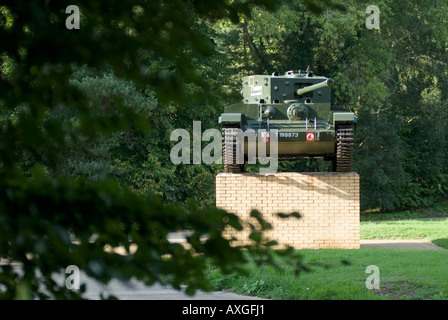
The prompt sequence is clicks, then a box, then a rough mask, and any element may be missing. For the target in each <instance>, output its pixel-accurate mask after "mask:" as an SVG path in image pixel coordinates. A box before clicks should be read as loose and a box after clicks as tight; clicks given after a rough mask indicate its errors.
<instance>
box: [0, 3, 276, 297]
mask: <svg viewBox="0 0 448 320" xmlns="http://www.w3.org/2000/svg"><path fill="white" fill-rule="evenodd" d="M254 3H255V2H253V1H243V2H239V1H232V2H228V1H214V2H212V3H210V2H205V1H191V2H190V1H188V2H185V1H149V2H144V3H140V4H135V2H134V1H121V2H114V3H108V4H105V3H103V2H100V1H78V2H77V3H76V5H77V6H79V8H80V11H81V14H82V16H81V27H80V29H79V30H68V29H66V28H65V19H66V18H67V14H66V13H65V8H66V7H67V6H68V5H69V4H71V3H68V2H65V1H51V0H50V1H33V2H32V3H31V4H30V3H28V2H25V1H16V2H14V4H9V5H8V6H2V7H0V15H1V16H0V17H1V19H0V28H1V29H2V30H1V31H2V32H1V33H0V41H1V42H2V43H3V44H4V45H3V46H2V49H1V52H0V56H1V77H0V92H1V96H0V107H1V112H0V124H1V126H0V233H1V234H2V237H1V239H0V257H1V258H2V266H1V267H0V284H1V291H0V296H1V297H2V298H8V299H11V298H19V299H32V298H79V297H80V296H79V295H78V293H77V292H74V291H70V290H68V289H66V288H64V287H63V286H61V285H60V284H57V283H55V281H54V280H53V279H52V275H54V274H55V273H59V272H61V271H63V270H64V269H65V268H66V267H67V266H69V265H76V266H78V267H79V268H80V269H82V270H83V271H85V272H86V273H87V274H88V275H89V276H91V277H93V278H95V279H97V280H99V281H101V282H104V283H106V282H108V281H109V280H110V279H111V278H112V277H114V278H119V279H123V280H127V279H130V278H131V277H135V278H137V279H139V280H141V281H143V282H144V283H146V284H151V283H154V282H156V281H159V282H165V283H167V284H170V285H172V286H174V287H175V288H180V285H181V284H185V285H187V287H188V288H187V293H193V292H194V291H195V290H196V289H198V288H200V289H203V290H207V289H211V286H210V285H209V283H208V281H207V279H205V278H204V277H203V272H204V270H205V266H206V265H213V266H216V267H217V268H218V269H219V270H221V271H222V272H223V273H230V272H235V271H236V272H242V271H243V270H242V266H243V265H244V264H245V263H246V262H247V261H248V260H250V259H255V258H256V259H255V260H256V261H264V262H266V263H272V262H273V260H272V256H273V255H274V253H273V252H271V251H269V250H266V249H268V248H269V247H270V246H271V245H273V244H275V243H273V242H269V241H268V239H265V238H264V237H263V236H257V237H255V238H254V239H253V240H254V244H253V245H251V246H249V247H244V248H240V247H232V246H231V245H230V239H224V238H223V237H222V232H223V230H224V229H225V228H236V229H241V228H242V227H241V225H242V224H241V221H240V220H239V219H238V218H237V217H236V216H235V215H233V214H231V213H227V212H224V211H222V210H218V209H216V208H214V206H213V203H214V201H213V195H212V192H211V190H213V188H212V187H211V185H212V181H213V177H214V174H215V172H216V170H218V169H219V168H217V167H216V166H209V167H198V166H189V167H180V166H179V167H175V166H173V165H172V164H171V163H169V149H170V141H169V133H170V132H171V130H172V129H174V128H178V127H181V128H182V127H185V128H188V126H190V127H191V123H192V120H203V121H204V125H208V126H209V125H211V123H216V122H215V120H214V119H215V117H214V116H215V112H216V111H217V110H218V108H219V107H220V106H219V104H217V103H216V97H218V95H219V94H220V92H219V89H218V90H212V89H216V87H219V85H220V84H221V83H220V81H221V80H220V77H223V76H225V74H226V72H225V71H223V72H221V73H216V72H215V70H219V68H217V66H219V65H221V66H222V65H223V64H222V63H221V62H219V61H217V60H213V59H212V58H211V54H212V53H213V52H214V51H215V48H213V45H212V42H211V41H210V38H209V37H208V34H209V33H210V32H212V31H211V30H210V29H209V28H208V26H207V23H206V22H205V21H214V20H216V19H221V18H229V19H231V20H232V21H236V20H238V14H239V13H240V12H244V13H246V14H249V12H250V8H252V7H253V6H263V7H266V8H268V9H273V8H274V7H275V5H276V2H275V1H261V2H260V1H257V5H255V4H254ZM201 21H202V22H201ZM206 92H207V93H208V92H209V93H210V94H207V95H204V93H206ZM205 129H206V127H204V130H205ZM177 175H179V176H177ZM188 199H194V200H195V201H188ZM196 201H199V204H198V203H196ZM179 203H182V205H179ZM259 221H262V219H261V217H259ZM185 226H190V227H191V228H192V229H193V231H194V232H193V235H192V236H191V237H189V238H188V242H189V244H190V245H191V248H184V247H183V246H181V245H179V244H172V243H170V242H169V241H168V240H167V234H168V233H169V232H173V231H176V230H178V229H179V228H183V227H185ZM262 231H263V230H258V229H257V228H255V229H253V230H252V232H253V233H254V234H257V235H261V234H262ZM205 235H206V236H207V240H206V241H204V242H202V241H200V238H201V237H202V236H205ZM131 245H132V247H133V248H135V247H136V248H137V249H136V251H135V252H133V251H132V252H131ZM118 246H120V247H123V248H124V249H125V250H126V255H124V256H122V255H120V254H118V253H115V252H114V251H110V250H106V249H107V248H110V247H112V248H115V247H118ZM242 249H247V252H248V254H249V255H248V256H243V254H242ZM4 262H6V265H5V264H4ZM10 263H19V264H20V266H21V267H20V268H19V270H17V268H13V267H11V265H10ZM81 293H82V292H81Z"/></svg>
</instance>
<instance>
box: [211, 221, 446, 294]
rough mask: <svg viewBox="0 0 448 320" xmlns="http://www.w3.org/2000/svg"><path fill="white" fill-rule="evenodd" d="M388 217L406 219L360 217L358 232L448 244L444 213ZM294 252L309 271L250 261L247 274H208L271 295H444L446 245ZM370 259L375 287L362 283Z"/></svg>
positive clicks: (234, 287)
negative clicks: (376, 271) (437, 248)
mask: <svg viewBox="0 0 448 320" xmlns="http://www.w3.org/2000/svg"><path fill="white" fill-rule="evenodd" d="M427 216H430V214H429V212H427ZM441 216H442V217H443V213H442V215H440V214H439V212H437V217H441ZM387 217H389V218H392V219H397V217H398V219H404V220H389V221H378V220H383V219H384V217H381V218H376V219H372V216H371V217H369V219H361V221H362V222H361V238H362V239H381V238H383V239H386V238H426V239H428V240H430V241H432V242H433V243H435V244H437V245H439V246H442V247H444V248H447V249H448V219H447V218H446V215H445V218H442V219H437V220H415V217H416V216H415V215H414V213H411V214H409V215H406V214H405V213H398V214H396V215H395V216H394V215H393V214H392V215H391V214H388V215H387ZM409 218H410V219H414V220H409ZM297 253H298V254H301V255H302V256H303V263H304V264H305V265H307V266H309V267H310V268H311V272H302V273H300V274H299V276H296V275H295V274H294V273H293V272H292V271H291V270H287V269H285V270H280V269H273V268H271V267H256V266H254V265H248V266H247V270H248V273H249V275H248V276H244V277H243V276H241V275H237V274H232V275H222V274H220V273H219V272H218V271H216V270H210V271H209V272H208V274H207V277H208V278H209V279H211V280H212V283H213V284H214V285H215V287H216V289H218V290H231V291H234V292H237V293H241V294H246V295H253V296H259V297H264V298H271V299H300V300H306V299H312V300H329V299H339V300H342V299H347V300H370V299H410V300H417V299H432V300H442V299H444V300H445V299H448V267H447V265H448V250H446V251H430V250H391V249H375V248H372V249H360V250H344V249H319V250H298V251H297ZM347 262H348V264H347ZM369 265H375V266H377V267H378V268H379V273H380V289H379V290H369V289H367V288H366V279H367V277H369V276H370V273H366V268H367V267H368V266H369Z"/></svg>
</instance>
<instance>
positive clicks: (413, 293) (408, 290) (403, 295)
mask: <svg viewBox="0 0 448 320" xmlns="http://www.w3.org/2000/svg"><path fill="white" fill-rule="evenodd" d="M432 289H434V288H433V287H425V286H421V285H417V284H415V283H410V282H407V281H398V282H382V283H381V285H380V288H379V289H375V290H373V292H374V293H376V294H378V295H381V296H383V297H387V298H389V299H392V300H425V299H431V298H432V297H433V294H434V293H433V292H432Z"/></svg>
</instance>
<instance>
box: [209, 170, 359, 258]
mask: <svg viewBox="0 0 448 320" xmlns="http://www.w3.org/2000/svg"><path fill="white" fill-rule="evenodd" d="M216 206H217V207H218V208H221V209H225V210H227V211H229V212H232V213H235V214H236V215H238V216H239V217H240V218H241V219H242V220H243V221H249V220H250V219H249V215H250V212H251V210H252V209H256V210H258V211H260V212H261V213H262V216H263V218H264V219H265V220H266V221H268V222H269V223H270V224H271V225H272V227H273V228H272V230H269V231H267V232H266V236H267V237H269V238H270V239H272V240H277V242H278V243H279V245H290V246H292V247H294V248H297V249H305V248H313V249H318V248H344V249H359V247H360V236H359V176H358V174H356V173H353V172H350V173H336V172H331V173H326V172H319V173H297V172H283V173H276V174H268V175H260V174H253V173H242V174H232V173H221V174H219V175H217V177H216ZM294 211H296V212H299V213H300V215H301V218H300V219H297V218H295V217H289V218H279V217H278V216H277V215H276V214H277V213H279V212H281V213H291V212H294ZM248 235H249V231H248V230H246V228H245V230H244V231H241V232H236V231H234V229H230V228H229V229H227V230H226V231H225V236H226V237H235V238H236V239H237V240H238V241H236V242H235V243H238V244H242V245H244V244H248V243H249V240H248Z"/></svg>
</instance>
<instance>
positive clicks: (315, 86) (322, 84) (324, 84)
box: [297, 78, 334, 96]
mask: <svg viewBox="0 0 448 320" xmlns="http://www.w3.org/2000/svg"><path fill="white" fill-rule="evenodd" d="M333 83H334V80H333V79H331V78H328V79H327V80H325V81H322V82H319V83H316V84H313V85H312V86H308V87H305V88H301V89H298V90H297V94H298V95H299V96H300V95H302V94H304V93H307V92H310V91H314V90H317V89H320V88H323V87H331V86H332V85H333Z"/></svg>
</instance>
